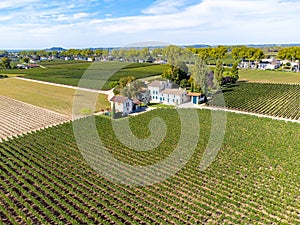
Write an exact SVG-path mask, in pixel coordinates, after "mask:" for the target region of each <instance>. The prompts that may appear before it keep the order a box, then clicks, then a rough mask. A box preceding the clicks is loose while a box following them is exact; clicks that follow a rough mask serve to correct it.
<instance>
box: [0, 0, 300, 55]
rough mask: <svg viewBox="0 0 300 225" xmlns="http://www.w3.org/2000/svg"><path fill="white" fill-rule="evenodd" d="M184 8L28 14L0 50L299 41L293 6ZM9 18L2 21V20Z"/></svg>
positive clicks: (241, 3)
mask: <svg viewBox="0 0 300 225" xmlns="http://www.w3.org/2000/svg"><path fill="white" fill-rule="evenodd" d="M27 1H30V0H27ZM31 1H33V0H31ZM15 2H16V1H15ZM167 2H168V3H169V5H166V3H167ZM184 2H185V1H184V0H183V1H176V2H175V1H173V0H164V1H160V0H158V1H156V2H155V3H154V4H153V5H152V6H151V7H149V8H147V9H145V10H143V12H144V14H142V15H138V16H130V17H126V16H125V17H119V18H104V19H97V17H96V16H97V15H96V14H91V13H86V12H84V11H80V10H81V8H78V9H77V11H72V13H66V12H65V11H64V9H63V7H62V8H60V9H59V10H57V9H48V10H46V9H45V10H44V11H41V12H39V11H34V9H32V8H31V9H28V10H29V11H28V10H27V11H26V12H25V11H24V12H18V18H22V16H23V18H27V21H26V20H25V21H26V22H24V23H19V24H9V25H7V26H5V25H4V24H2V25H1V26H0V29H1V31H2V32H4V33H6V34H7V35H5V36H0V49H1V48H3V47H5V46H3V47H2V46H1V44H3V43H13V44H16V43H17V44H20V45H22V44H23V48H26V47H28V46H29V45H32V46H36V47H39V46H41V47H49V46H54V45H55V46H57V45H59V44H61V45H63V47H93V46H94V47H95V46H118V45H119V46H122V45H126V44H130V43H133V42H141V41H147V40H157V41H162V42H170V43H174V44H189V43H190V44H192V43H207V44H243V43H292V42H299V40H300V33H299V32H298V30H297V29H298V21H300V14H299V11H300V4H299V3H300V1H298V0H297V1H282V0H281V1H280V0H265V1H258V0H226V1H225V0H203V1H202V2H200V3H198V4H194V5H190V6H185V5H184V4H183V3H184ZM82 4H83V3H82ZM179 5H181V6H179ZM171 6H172V7H173V8H172V7H171ZM0 7H1V5H0ZM178 7H180V11H178V10H177V9H178ZM164 12H168V13H164ZM99 14H100V13H99ZM12 15H13V14H9V15H7V18H6V19H9V16H12ZM14 15H15V14H14ZM29 15H30V16H31V19H30V18H29V17H28V16H29ZM105 16H106V17H110V16H111V15H109V14H108V15H105ZM28 18H29V19H28ZM20 34H22V35H20ZM17 36H21V37H23V36H26V39H25V40H28V41H26V42H25V41H23V39H20V40H21V41H20V40H19V41H17V38H16V37H17ZM11 37H14V38H11ZM12 40H15V42H12Z"/></svg>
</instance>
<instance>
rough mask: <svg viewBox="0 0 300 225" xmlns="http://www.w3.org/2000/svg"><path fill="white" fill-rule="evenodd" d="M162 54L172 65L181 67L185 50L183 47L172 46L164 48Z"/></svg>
mask: <svg viewBox="0 0 300 225" xmlns="http://www.w3.org/2000/svg"><path fill="white" fill-rule="evenodd" d="M162 53H163V56H164V58H165V59H167V61H168V63H169V64H170V65H173V66H179V63H180V57H181V56H182V55H183V49H182V48H181V47H179V46H176V45H170V46H167V47H165V48H163V50H162Z"/></svg>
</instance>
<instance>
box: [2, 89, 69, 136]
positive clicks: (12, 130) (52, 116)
mask: <svg viewBox="0 0 300 225" xmlns="http://www.w3.org/2000/svg"><path fill="white" fill-rule="evenodd" d="M68 120H69V118H68V117H67V116H64V115H61V114H58V113H54V112H52V111H49V110H45V109H43V108H39V107H36V106H33V105H29V104H26V103H23V102H20V101H16V100H14V99H11V98H8V97H4V96H1V95H0V140H1V139H4V138H7V137H10V136H13V135H17V134H21V133H24V132H29V131H32V130H36V129H40V128H43V127H46V126H49V125H55V124H59V123H62V122H66V121H68Z"/></svg>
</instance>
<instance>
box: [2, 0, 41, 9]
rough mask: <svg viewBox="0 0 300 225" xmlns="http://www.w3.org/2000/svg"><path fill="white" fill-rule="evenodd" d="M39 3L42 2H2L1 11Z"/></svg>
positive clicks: (14, 0)
mask: <svg viewBox="0 0 300 225" xmlns="http://www.w3.org/2000/svg"><path fill="white" fill-rule="evenodd" d="M39 1H40V0H1V2H0V9H7V8H17V7H21V6H25V5H28V4H33V3H35V2H39Z"/></svg>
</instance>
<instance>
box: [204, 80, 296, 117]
mask: <svg viewBox="0 0 300 225" xmlns="http://www.w3.org/2000/svg"><path fill="white" fill-rule="evenodd" d="M223 96H224V99H225V105H220V104H219V102H222V101H220V100H219V98H223ZM299 99H300V85H288V84H259V83H238V84H237V85H231V86H229V87H227V88H226V87H225V88H223V95H216V96H214V99H213V101H211V102H210V103H209V104H210V105H216V106H222V107H227V108H233V109H238V110H244V111H247V112H253V113H260V114H265V115H270V116H277V117H283V118H288V119H295V120H299V119H300V112H299V108H298V106H299Z"/></svg>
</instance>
